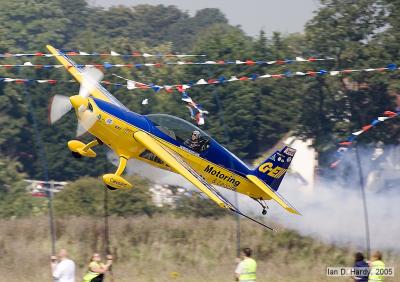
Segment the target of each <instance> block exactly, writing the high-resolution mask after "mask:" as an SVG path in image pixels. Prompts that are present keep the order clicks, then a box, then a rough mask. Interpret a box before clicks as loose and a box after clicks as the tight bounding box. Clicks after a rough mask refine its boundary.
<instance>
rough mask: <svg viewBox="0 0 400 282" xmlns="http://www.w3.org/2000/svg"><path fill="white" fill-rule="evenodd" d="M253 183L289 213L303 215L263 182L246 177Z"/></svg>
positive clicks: (250, 176) (254, 177) (252, 177)
mask: <svg viewBox="0 0 400 282" xmlns="http://www.w3.org/2000/svg"><path fill="white" fill-rule="evenodd" d="M246 177H247V178H248V179H249V180H250V181H251V182H253V183H254V184H255V185H257V187H258V188H260V189H261V190H262V191H263V192H265V193H266V194H267V195H268V196H269V197H270V198H271V199H272V200H274V201H275V202H277V203H278V204H279V205H281V206H282V207H283V208H284V209H285V210H287V211H288V212H291V213H294V214H298V215H301V213H300V212H299V211H297V210H296V209H295V208H294V207H293V206H292V205H291V204H290V203H289V202H287V201H286V200H285V199H284V198H283V197H282V196H281V195H279V194H278V192H276V191H274V190H273V189H271V188H270V187H268V185H266V184H265V183H264V182H263V181H261V180H260V179H259V178H258V177H257V176H254V175H247V176H246Z"/></svg>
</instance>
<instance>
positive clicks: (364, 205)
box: [355, 142, 371, 258]
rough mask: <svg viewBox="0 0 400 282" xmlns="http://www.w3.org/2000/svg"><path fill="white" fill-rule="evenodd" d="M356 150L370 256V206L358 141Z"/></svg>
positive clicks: (366, 240) (368, 254) (367, 246)
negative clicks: (368, 204)
mask: <svg viewBox="0 0 400 282" xmlns="http://www.w3.org/2000/svg"><path fill="white" fill-rule="evenodd" d="M355 151H356V159H357V165H358V175H359V177H360V189H361V198H362V202H363V211H364V228H365V242H366V249H367V257H368V258H370V254H371V242H370V229H369V219H368V207H367V197H366V195H365V182H364V174H363V170H362V166H361V159H360V152H359V150H358V143H357V142H356V144H355Z"/></svg>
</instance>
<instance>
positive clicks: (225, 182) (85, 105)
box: [47, 45, 300, 228]
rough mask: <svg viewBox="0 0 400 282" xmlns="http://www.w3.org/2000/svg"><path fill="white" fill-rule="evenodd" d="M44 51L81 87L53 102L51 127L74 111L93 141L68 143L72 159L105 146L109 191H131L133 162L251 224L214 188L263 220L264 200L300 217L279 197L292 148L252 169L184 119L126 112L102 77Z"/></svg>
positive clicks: (59, 54) (80, 126)
mask: <svg viewBox="0 0 400 282" xmlns="http://www.w3.org/2000/svg"><path fill="white" fill-rule="evenodd" d="M47 48H48V49H49V51H50V52H51V53H52V54H53V55H54V56H55V58H57V59H58V61H59V62H60V63H61V64H62V65H64V66H65V68H66V69H67V70H68V71H69V72H70V73H71V74H72V75H73V77H74V78H75V79H76V80H77V81H78V82H79V83H80V84H81V89H80V91H79V95H75V96H71V97H66V96H61V95H56V96H55V97H54V98H53V101H52V104H51V107H50V121H51V123H54V122H55V121H57V120H58V119H59V118H61V117H62V116H63V115H64V114H66V113H67V112H68V111H69V110H71V109H72V108H74V109H75V112H76V115H77V118H78V121H79V123H78V132H79V134H81V133H83V132H85V131H88V132H89V133H90V134H91V135H93V136H94V139H93V141H91V142H89V143H87V144H84V143H83V142H81V141H78V140H71V141H69V142H68V148H69V149H70V150H71V152H72V154H73V155H74V156H75V157H82V156H84V157H90V158H93V157H96V153H95V152H94V150H93V147H95V146H97V145H103V144H104V145H106V146H108V147H109V148H111V149H112V150H113V151H114V152H115V153H116V154H117V155H118V156H119V165H118V168H117V170H116V171H115V172H114V173H110V174H105V175H103V181H104V183H105V184H106V186H107V187H108V188H109V189H112V190H114V189H130V188H132V187H133V186H132V184H131V183H129V182H128V181H127V180H126V179H125V178H124V177H123V175H122V174H123V172H124V170H125V168H126V164H127V161H128V160H129V159H131V158H135V159H138V160H141V161H143V162H146V163H149V164H151V165H153V166H156V167H158V168H161V169H164V170H168V171H171V172H175V173H178V174H180V175H182V176H183V177H184V178H186V179H187V180H188V181H189V182H191V183H192V184H193V185H194V186H196V187H197V188H198V189H199V190H200V191H201V192H203V193H204V194H205V195H206V196H207V197H209V198H210V199H211V200H212V201H214V202H215V203H216V204H218V205H219V206H220V207H222V208H226V209H229V210H231V211H233V212H235V213H238V214H241V215H243V216H245V217H247V218H249V219H251V220H253V221H256V220H254V219H253V218H250V217H248V216H246V215H244V214H243V213H241V212H240V211H239V210H238V209H237V208H236V207H235V206H234V205H233V204H232V203H231V202H230V201H228V200H227V199H226V198H225V197H224V196H222V195H221V194H220V193H219V191H218V190H217V189H215V187H214V186H213V185H216V186H220V187H223V188H226V189H230V190H232V191H234V192H237V193H241V194H243V195H246V196H248V197H250V198H252V199H254V200H255V201H257V202H258V203H259V204H260V205H261V207H262V209H263V210H262V213H263V214H265V213H266V208H267V205H266V201H267V200H274V201H276V202H277V203H278V204H279V205H281V206H282V207H283V208H284V209H286V210H287V211H289V212H291V213H294V214H300V213H299V212H298V211H297V210H296V209H295V208H293V207H292V206H291V205H290V204H289V203H288V202H287V201H285V200H284V198H283V197H282V196H280V195H279V194H278V192H277V190H278V188H279V185H280V183H281V182H282V179H283V177H284V176H285V174H286V171H287V169H288V168H289V165H290V163H291V161H292V159H293V157H294V155H295V152H296V151H295V150H294V149H293V148H290V147H287V146H286V147H284V148H282V149H281V150H278V151H276V152H275V153H273V154H272V155H271V156H270V157H269V158H267V159H266V160H265V161H264V162H262V163H261V164H260V165H259V166H258V167H257V168H255V169H251V168H249V167H248V166H247V165H246V164H245V163H244V162H242V161H241V160H240V159H239V158H238V157H236V156H235V155H234V154H232V153H231V152H229V151H228V150H227V149H225V148H224V147H223V146H221V145H220V144H218V143H217V142H216V141H215V140H213V139H212V138H211V137H210V136H209V135H207V134H206V133H205V132H204V131H202V130H201V129H199V128H198V127H196V126H194V125H193V124H191V123H189V122H187V121H185V120H183V119H180V118H178V117H175V116H171V115H166V114H150V115H146V116H144V115H140V114H137V113H134V112H131V111H129V110H128V109H127V108H126V107H125V106H124V105H123V104H122V103H121V102H119V101H118V100H117V99H116V98H115V97H114V96H112V95H111V94H110V93H109V92H108V91H107V90H106V89H105V88H104V87H103V86H102V85H101V84H100V83H99V82H100V81H101V79H102V77H103V76H102V75H103V74H102V72H101V71H99V70H98V69H96V68H80V67H79V66H78V65H77V64H76V63H74V62H73V61H72V60H71V59H70V58H69V57H68V56H66V55H65V54H63V53H62V52H61V51H59V50H57V49H55V48H54V47H52V46H49V45H48V46H47ZM79 134H78V135H79ZM256 222H257V223H259V224H261V225H263V226H265V225H264V224H262V223H260V222H258V221H256ZM265 227H267V228H269V227H268V226H265Z"/></svg>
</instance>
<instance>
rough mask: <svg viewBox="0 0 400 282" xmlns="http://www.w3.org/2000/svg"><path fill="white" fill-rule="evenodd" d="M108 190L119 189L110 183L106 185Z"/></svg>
mask: <svg viewBox="0 0 400 282" xmlns="http://www.w3.org/2000/svg"><path fill="white" fill-rule="evenodd" d="M106 186H107V189H108V190H111V191H114V190H117V188H114V187H111V186H110V185H106Z"/></svg>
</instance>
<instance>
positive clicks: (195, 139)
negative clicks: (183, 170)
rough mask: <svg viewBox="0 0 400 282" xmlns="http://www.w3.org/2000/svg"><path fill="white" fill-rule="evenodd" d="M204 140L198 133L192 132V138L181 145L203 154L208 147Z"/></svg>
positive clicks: (196, 131)
mask: <svg viewBox="0 0 400 282" xmlns="http://www.w3.org/2000/svg"><path fill="white" fill-rule="evenodd" d="M208 143H209V142H208V141H207V140H206V139H203V138H201V134H200V131H198V130H195V131H193V132H192V136H191V137H190V138H189V139H187V140H186V141H185V142H184V143H183V144H184V145H185V146H187V147H188V148H190V149H192V150H193V151H195V152H198V153H200V152H203V151H204V150H206V149H207V148H208V147H209V145H208Z"/></svg>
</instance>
